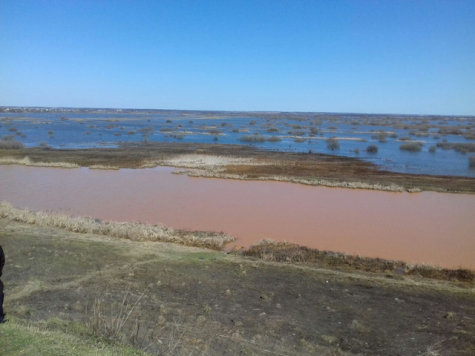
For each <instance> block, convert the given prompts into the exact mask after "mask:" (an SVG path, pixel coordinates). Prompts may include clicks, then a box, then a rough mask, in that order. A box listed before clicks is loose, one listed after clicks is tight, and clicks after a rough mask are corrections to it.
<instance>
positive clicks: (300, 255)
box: [242, 239, 475, 282]
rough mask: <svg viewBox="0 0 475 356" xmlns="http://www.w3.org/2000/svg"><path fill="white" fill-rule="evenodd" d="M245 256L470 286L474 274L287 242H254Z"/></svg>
mask: <svg viewBox="0 0 475 356" xmlns="http://www.w3.org/2000/svg"><path fill="white" fill-rule="evenodd" d="M242 254H243V255H245V256H254V257H259V258H262V259H264V260H266V261H273V262H293V263H295V262H304V263H312V264H317V265H320V266H324V267H347V268H349V269H352V270H363V271H368V272H387V271H391V272H394V273H396V271H398V270H399V271H402V272H403V274H405V275H421V276H423V277H426V278H434V279H443V280H452V279H456V280H459V281H465V282H473V281H474V280H475V271H471V270H468V269H462V268H459V269H446V268H438V267H434V266H430V265H413V264H409V263H406V262H403V261H393V260H384V259H380V258H370V257H362V256H357V255H348V254H344V253H338V252H331V251H320V250H317V249H312V248H308V247H305V246H300V245H297V244H294V243H290V242H285V241H284V242H279V241H274V240H271V239H264V240H260V241H257V242H255V243H254V244H253V245H252V246H251V247H250V248H249V249H248V250H244V251H243V252H242Z"/></svg>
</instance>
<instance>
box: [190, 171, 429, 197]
mask: <svg viewBox="0 0 475 356" xmlns="http://www.w3.org/2000/svg"><path fill="white" fill-rule="evenodd" d="M181 173H187V174H188V175H189V176H190V177H205V178H223V179H237V180H260V181H277V182H289V183H297V184H304V185H313V186H323V187H330V188H350V189H369V190H382V191H388V192H405V191H407V192H410V193H417V192H420V189H419V188H409V189H406V188H404V187H401V186H398V185H395V184H391V185H383V184H377V183H375V184H370V183H364V182H345V181H330V180H324V179H304V178H294V177H285V176H261V177H254V176H253V177H248V176H247V175H241V174H227V173H220V172H212V171H204V170H201V171H189V172H181Z"/></svg>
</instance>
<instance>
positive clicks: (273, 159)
mask: <svg viewBox="0 0 475 356" xmlns="http://www.w3.org/2000/svg"><path fill="white" fill-rule="evenodd" d="M183 155H196V157H195V158H196V162H195V163H193V162H189V166H195V167H194V168H196V166H197V165H199V164H198V163H199V160H200V159H201V158H200V157H203V156H211V157H214V158H216V157H226V158H227V159H231V160H234V162H235V163H236V162H237V164H235V163H232V164H229V165H225V166H222V167H221V168H222V170H221V171H220V172H219V173H220V174H221V175H222V176H223V177H225V175H234V176H239V177H241V178H242V179H244V178H245V179H260V180H265V179H268V180H273V179H275V177H278V178H279V180H285V181H289V182H294V183H298V184H302V182H305V181H311V182H330V183H331V184H332V186H338V187H351V188H352V187H356V188H358V189H380V188H381V187H383V189H386V188H387V187H397V189H396V190H394V191H401V190H405V191H418V190H421V191H424V190H428V191H439V192H459V193H474V192H475V183H474V181H475V180H474V178H468V177H451V176H430V175H415V174H403V173H395V172H389V171H384V170H381V169H380V167H378V166H376V165H374V164H371V163H369V162H365V161H362V160H359V159H357V158H348V157H340V156H332V155H325V154H320V153H293V152H272V151H263V150H258V149H256V148H253V147H251V146H249V145H243V146H240V145H220V144H198V143H185V142H182V143H168V142H149V143H146V144H140V143H128V144H125V143H124V144H123V145H122V146H121V147H119V148H116V149H110V148H99V149H98V148H93V149H77V150H59V149H43V148H39V147H37V148H26V149H17V150H1V149H0V162H1V161H2V159H3V160H4V161H5V163H8V162H15V161H22V160H25V159H26V157H28V161H29V162H30V163H32V164H36V165H44V166H48V165H49V166H55V165H58V166H62V165H68V164H71V165H77V166H81V167H91V168H99V167H101V168H103V169H108V168H110V169H112V168H113V169H115V168H141V167H144V166H145V167H152V166H153V164H161V162H165V161H170V162H173V161H177V159H179V157H180V156H183ZM250 161H252V163H251V164H249V162H250ZM169 164H172V163H169ZM205 166H206V167H207V168H206V169H207V170H208V165H207V164H206V165H205ZM105 167H107V168H105ZM208 173H209V172H208ZM203 176H204V175H203ZM303 184H305V183H303ZM368 187H372V188H368ZM391 189H393V188H391ZM391 191H393V190H391Z"/></svg>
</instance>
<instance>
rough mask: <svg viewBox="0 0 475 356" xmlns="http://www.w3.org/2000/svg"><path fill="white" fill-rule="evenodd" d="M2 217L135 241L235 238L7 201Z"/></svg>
mask: <svg viewBox="0 0 475 356" xmlns="http://www.w3.org/2000/svg"><path fill="white" fill-rule="evenodd" d="M0 217H1V218H8V219H11V220H14V221H19V222H23V223H27V224H33V225H40V226H52V227H58V228H61V229H65V230H67V231H72V232H78V233H83V234H97V235H107V236H111V237H118V238H122V239H128V240H134V241H161V242H172V243H177V244H182V245H188V246H202V247H207V248H211V249H218V250H219V249H221V248H223V246H224V245H225V244H226V243H229V242H232V241H234V238H233V237H232V236H229V235H226V234H224V233H214V232H200V231H184V230H175V229H172V228H169V227H166V226H164V225H150V224H141V223H122V222H115V221H98V220H96V219H93V218H90V217H82V216H70V215H65V214H57V213H53V212H45V211H39V212H34V211H30V210H26V209H17V208H15V207H13V206H12V205H10V204H8V203H6V202H0Z"/></svg>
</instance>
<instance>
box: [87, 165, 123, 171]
mask: <svg viewBox="0 0 475 356" xmlns="http://www.w3.org/2000/svg"><path fill="white" fill-rule="evenodd" d="M89 169H103V170H118V169H119V167H117V166H104V165H102V164H94V165H92V166H89Z"/></svg>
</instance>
